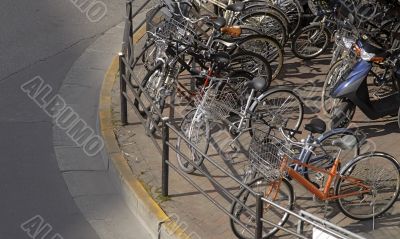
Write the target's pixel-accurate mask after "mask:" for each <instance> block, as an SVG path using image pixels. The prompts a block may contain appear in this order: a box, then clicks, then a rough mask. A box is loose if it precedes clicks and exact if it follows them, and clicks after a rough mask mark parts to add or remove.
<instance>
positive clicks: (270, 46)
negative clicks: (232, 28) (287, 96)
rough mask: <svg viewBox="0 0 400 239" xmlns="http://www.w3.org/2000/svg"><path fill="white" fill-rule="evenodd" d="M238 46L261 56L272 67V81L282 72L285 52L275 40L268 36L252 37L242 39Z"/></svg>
mask: <svg viewBox="0 0 400 239" xmlns="http://www.w3.org/2000/svg"><path fill="white" fill-rule="evenodd" d="M260 44H262V46H260ZM238 46H239V48H242V49H245V50H247V51H251V52H254V53H258V54H261V56H263V57H264V58H265V59H266V60H267V61H268V63H269V64H270V66H271V71H272V76H271V77H272V80H274V79H276V78H277V77H278V76H279V74H280V73H281V72H282V69H283V61H284V52H283V48H282V46H281V45H280V44H279V42H278V41H277V40H275V39H274V38H272V37H269V36H267V35H251V36H247V37H245V38H243V39H241V40H240V41H239V42H238Z"/></svg>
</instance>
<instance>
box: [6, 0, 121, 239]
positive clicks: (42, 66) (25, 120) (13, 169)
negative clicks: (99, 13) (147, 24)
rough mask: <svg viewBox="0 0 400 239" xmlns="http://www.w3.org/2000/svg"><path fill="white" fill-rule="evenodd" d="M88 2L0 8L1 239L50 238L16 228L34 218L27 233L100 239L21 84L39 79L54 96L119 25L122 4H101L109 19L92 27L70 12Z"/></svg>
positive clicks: (43, 118) (15, 0)
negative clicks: (35, 230)
mask: <svg viewBox="0 0 400 239" xmlns="http://www.w3.org/2000/svg"><path fill="white" fill-rule="evenodd" d="M85 1H86V0H78V1H77V0H35V1H31V0H2V1H0V110H1V111H0V238H2V239H3V238H5V239H6V238H7V239H8V238H10V239H17V238H18V239H20V238H51V236H50V235H51V234H49V235H48V237H47V236H46V235H45V233H44V232H45V231H43V232H42V234H43V235H42V234H40V233H39V235H29V234H28V233H27V232H25V231H23V230H22V229H21V224H23V223H24V222H26V221H28V220H29V219H31V218H34V217H35V216H38V217H37V218H40V219H37V218H36V219H37V220H36V219H35V218H34V220H33V221H31V223H30V224H29V223H28V224H29V225H30V226H32V227H35V226H38V224H36V225H35V222H36V223H39V224H40V225H41V226H43V225H45V224H46V223H48V225H50V227H51V233H52V234H54V235H55V234H56V233H59V234H60V235H61V236H62V237H63V238H65V239H66V238H74V239H75V238H85V239H90V238H98V236H97V234H96V232H95V231H94V230H93V228H92V227H91V226H90V224H89V223H88V222H87V221H86V219H85V217H84V216H83V215H82V213H81V212H80V210H79V209H78V207H77V206H76V205H75V202H74V200H73V198H72V197H71V195H70V193H69V191H68V188H67V186H66V184H65V181H64V179H63V177H62V175H61V173H60V171H59V168H58V165H57V161H56V158H55V153H54V149H53V144H52V122H51V119H50V118H49V117H48V116H47V115H46V114H45V113H44V112H43V111H42V109H40V108H39V107H38V106H37V105H36V104H35V103H34V102H33V101H32V100H31V99H29V98H28V97H27V95H26V94H25V93H23V92H22V91H21V89H20V86H21V85H22V84H23V83H25V82H27V81H28V80H30V79H32V78H34V77H35V76H40V77H42V78H43V79H44V80H45V82H46V83H48V84H50V85H51V87H52V88H53V91H58V89H59V88H60V86H61V85H62V83H63V80H64V78H65V76H66V74H67V72H68V71H69V69H70V68H71V66H72V64H73V63H74V62H75V61H76V60H77V59H78V57H79V56H80V55H81V54H82V52H83V51H84V50H85V49H86V48H87V47H88V46H90V44H91V43H93V42H94V41H95V39H96V38H97V37H98V36H99V35H101V33H103V32H104V31H106V30H107V29H109V28H111V27H112V26H114V25H116V24H118V23H119V22H120V21H122V19H123V13H124V6H125V3H124V1H120V0H101V1H102V2H103V3H104V4H105V6H106V7H107V13H106V16H105V17H104V18H102V19H101V20H100V21H98V22H91V21H90V20H89V19H88V17H87V16H86V13H85V12H83V13H82V12H81V10H79V9H78V8H77V7H76V6H75V5H74V4H73V2H79V3H81V2H85ZM89 2H91V1H89ZM100 10H102V9H100ZM92 20H98V19H97V18H93V19H92ZM35 220H36V221H35ZM42 220H43V221H42ZM57 238H58V237H57Z"/></svg>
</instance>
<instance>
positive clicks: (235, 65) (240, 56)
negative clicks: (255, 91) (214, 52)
mask: <svg viewBox="0 0 400 239" xmlns="http://www.w3.org/2000/svg"><path fill="white" fill-rule="evenodd" d="M240 71H247V72H249V73H250V74H252V75H254V76H255V77H262V78H264V79H265V81H266V83H267V84H266V87H265V89H267V88H268V87H269V86H270V84H271V80H272V69H271V66H270V64H269V62H268V61H267V60H266V59H265V58H264V57H263V56H262V55H260V54H257V53H254V52H251V51H245V50H240V51H238V52H237V53H234V54H232V55H231V61H230V64H229V66H228V67H227V68H226V69H224V72H226V73H229V74H227V75H230V74H231V73H232V72H240Z"/></svg>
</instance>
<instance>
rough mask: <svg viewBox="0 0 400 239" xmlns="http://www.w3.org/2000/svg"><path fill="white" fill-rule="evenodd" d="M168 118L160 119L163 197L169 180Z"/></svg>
mask: <svg viewBox="0 0 400 239" xmlns="http://www.w3.org/2000/svg"><path fill="white" fill-rule="evenodd" d="M167 121H168V118H164V119H163V121H162V144H163V147H162V148H163V149H162V175H161V184H162V185H161V194H162V196H163V197H167V196H168V181H169V165H168V163H169V146H168V144H167V143H168V141H169V127H168V125H167Z"/></svg>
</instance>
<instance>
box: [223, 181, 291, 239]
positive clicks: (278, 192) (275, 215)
mask: <svg viewBox="0 0 400 239" xmlns="http://www.w3.org/2000/svg"><path fill="white" fill-rule="evenodd" d="M248 186H249V187H250V188H251V189H252V190H253V191H254V192H256V193H261V194H262V195H263V197H264V198H265V199H268V200H270V201H272V202H274V203H276V204H278V205H280V206H282V207H284V208H286V209H288V210H292V209H293V204H294V192H293V187H292V185H291V184H290V183H289V182H288V181H287V179H285V178H282V179H279V180H275V181H272V182H271V181H269V180H265V179H264V178H257V179H255V180H253V181H252V182H250V183H249V184H248ZM236 198H237V199H238V200H239V201H240V202H242V203H243V204H244V205H246V206H247V207H248V208H245V207H244V206H242V205H241V204H239V203H238V202H237V201H236V200H234V201H233V203H232V206H231V211H230V212H231V214H232V215H233V216H234V217H235V218H236V219H237V220H238V221H240V222H241V223H242V224H244V225H245V226H246V229H248V230H250V231H252V232H254V231H255V229H256V224H255V214H254V212H255V211H256V197H255V196H254V195H253V194H251V193H250V192H249V191H247V190H246V189H242V190H241V191H240V192H239V194H238V196H237V197H236ZM250 210H251V211H250ZM252 211H253V212H252ZM288 218H289V214H288V213H286V212H284V211H282V210H280V209H277V208H275V207H274V206H272V205H271V204H268V203H267V202H263V219H264V220H265V221H268V222H270V223H274V224H276V225H279V226H283V225H284V224H285V223H286V221H287V220H288ZM230 226H231V229H232V231H233V233H234V234H235V236H237V237H238V238H240V239H250V238H254V236H253V235H252V234H251V233H249V232H248V231H247V230H246V229H245V228H243V227H242V226H241V225H240V224H239V223H237V222H235V221H234V220H233V219H232V218H230ZM278 230H279V228H277V227H276V226H275V225H270V224H269V223H265V222H264V223H263V234H262V238H269V237H270V236H272V235H274V234H275V233H277V232H278Z"/></svg>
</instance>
